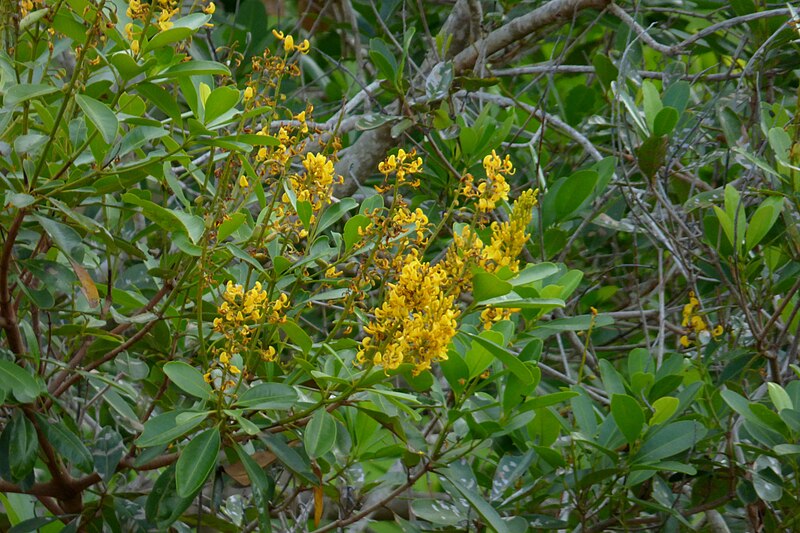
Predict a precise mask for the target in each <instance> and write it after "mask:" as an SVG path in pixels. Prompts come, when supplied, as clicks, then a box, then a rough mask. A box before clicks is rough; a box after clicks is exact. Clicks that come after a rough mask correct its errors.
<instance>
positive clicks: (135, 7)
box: [125, 0, 150, 31]
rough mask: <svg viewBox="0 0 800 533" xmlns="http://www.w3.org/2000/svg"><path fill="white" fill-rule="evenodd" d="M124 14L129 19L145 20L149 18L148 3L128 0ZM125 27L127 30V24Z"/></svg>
mask: <svg viewBox="0 0 800 533" xmlns="http://www.w3.org/2000/svg"><path fill="white" fill-rule="evenodd" d="M126 14H127V15H128V18H129V19H131V20H141V21H146V20H148V19H149V18H150V4H149V3H142V2H140V1H139V0H130V1H129V2H128V10H127V12H126ZM125 29H126V31H128V27H127V26H126V28H125Z"/></svg>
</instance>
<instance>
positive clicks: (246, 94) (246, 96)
mask: <svg viewBox="0 0 800 533" xmlns="http://www.w3.org/2000/svg"><path fill="white" fill-rule="evenodd" d="M212 5H213V4H212ZM254 92H255V91H253V88H252V87H246V88H245V90H244V101H245V102H246V101H248V100H250V99H251V98H252V97H253V93H254Z"/></svg>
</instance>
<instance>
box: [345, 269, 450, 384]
mask: <svg viewBox="0 0 800 533" xmlns="http://www.w3.org/2000/svg"><path fill="white" fill-rule="evenodd" d="M446 286H447V272H446V271H445V270H444V269H443V268H442V267H441V265H434V266H432V265H431V264H430V263H427V262H422V261H420V260H419V258H418V257H417V254H416V253H412V254H410V255H408V256H407V257H406V259H405V265H404V266H403V268H402V271H401V273H400V277H399V279H398V281H397V283H396V284H392V283H390V284H389V291H388V293H387V295H386V299H385V300H384V302H383V304H382V305H381V307H379V308H376V309H374V310H373V311H374V315H375V318H374V320H372V321H371V322H370V323H369V324H368V325H367V326H365V327H364V331H365V332H366V333H367V336H366V337H365V338H364V339H363V340H362V341H361V348H360V350H359V351H358V353H357V356H356V357H357V361H358V362H359V363H360V364H366V363H367V362H372V363H373V364H374V365H378V366H383V368H384V369H386V370H388V369H395V368H397V367H398V366H400V364H402V363H411V364H413V365H414V368H413V370H412V372H413V374H414V375H417V374H419V373H420V372H422V371H424V370H427V369H429V368H430V367H431V363H432V362H434V361H439V360H445V359H447V346H448V344H450V341H451V339H452V338H453V337H454V336H455V334H456V327H457V322H456V319H457V318H458V316H459V310H458V308H456V307H455V306H454V304H453V299H454V297H453V295H452V294H449V295H448V294H447V292H446Z"/></svg>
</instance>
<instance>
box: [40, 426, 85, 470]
mask: <svg viewBox="0 0 800 533" xmlns="http://www.w3.org/2000/svg"><path fill="white" fill-rule="evenodd" d="M36 420H37V423H38V424H39V428H40V429H41V430H42V431H43V432H44V435H45V437H47V441H48V442H49V443H50V444H51V445H52V446H53V448H55V449H56V451H57V452H58V453H59V455H61V456H62V457H64V458H65V459H66V460H67V461H69V462H70V463H72V464H73V465H75V466H76V467H77V468H79V469H80V470H81V471H82V472H91V471H92V470H93V467H94V460H93V459H92V454H91V453H89V450H88V449H87V448H86V446H85V445H84V444H83V439H82V438H81V437H78V436H77V435H76V434H75V433H73V432H72V431H70V430H69V429H68V428H67V426H65V425H64V423H63V422H61V421H58V422H52V421H50V420H47V419H46V418H45V417H43V416H42V415H39V414H37V415H36Z"/></svg>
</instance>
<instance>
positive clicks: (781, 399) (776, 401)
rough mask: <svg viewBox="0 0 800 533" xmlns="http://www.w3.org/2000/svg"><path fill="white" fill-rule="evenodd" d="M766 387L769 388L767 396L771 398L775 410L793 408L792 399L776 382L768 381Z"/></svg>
mask: <svg viewBox="0 0 800 533" xmlns="http://www.w3.org/2000/svg"><path fill="white" fill-rule="evenodd" d="M767 388H768V390H769V398H770V400H772V405H774V406H775V410H776V411H778V412H780V411H781V410H783V409H794V405H792V399H791V398H790V397H789V394H788V393H787V392H786V390H784V388H783V387H781V386H780V385H778V384H777V383H772V382H769V383H767Z"/></svg>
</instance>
